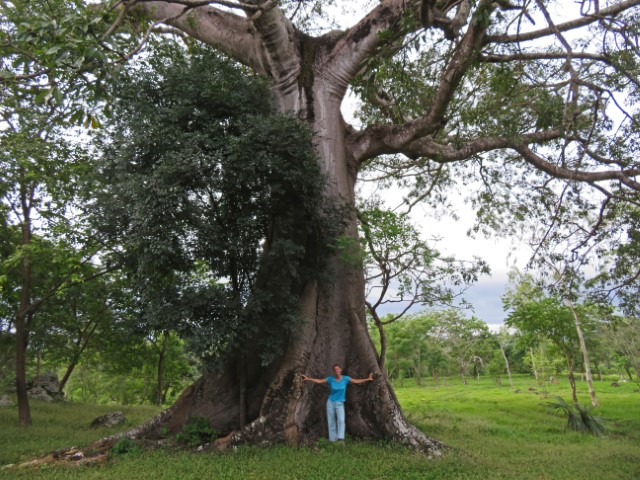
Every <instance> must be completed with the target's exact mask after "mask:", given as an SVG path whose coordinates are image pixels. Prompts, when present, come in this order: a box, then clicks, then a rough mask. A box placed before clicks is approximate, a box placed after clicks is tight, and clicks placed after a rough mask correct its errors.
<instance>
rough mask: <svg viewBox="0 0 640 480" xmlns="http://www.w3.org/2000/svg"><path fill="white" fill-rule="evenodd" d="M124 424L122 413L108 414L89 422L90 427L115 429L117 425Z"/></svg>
mask: <svg viewBox="0 0 640 480" xmlns="http://www.w3.org/2000/svg"><path fill="white" fill-rule="evenodd" d="M124 422H125V418H124V413H122V412H109V413H107V414H105V415H100V416H99V417H97V418H96V419H94V420H93V422H91V427H92V428H95V427H115V426H117V425H122V424H123V423H124Z"/></svg>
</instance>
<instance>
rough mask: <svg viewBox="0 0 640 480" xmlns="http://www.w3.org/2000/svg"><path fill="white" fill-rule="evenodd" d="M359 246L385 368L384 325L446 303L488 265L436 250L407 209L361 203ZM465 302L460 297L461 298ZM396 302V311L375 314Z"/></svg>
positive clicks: (368, 307)
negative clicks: (417, 309)
mask: <svg viewBox="0 0 640 480" xmlns="http://www.w3.org/2000/svg"><path fill="white" fill-rule="evenodd" d="M358 220H359V222H360V231H361V234H362V236H361V251H362V252H364V266H365V282H366V300H365V303H366V306H367V313H368V314H369V315H370V316H371V318H372V319H373V321H374V323H375V325H376V327H377V328H378V331H379V338H380V352H379V355H378V365H379V367H380V370H382V371H384V365H385V360H386V355H387V343H388V342H387V338H386V334H385V329H384V328H385V325H389V324H390V323H393V322H395V321H397V320H399V319H401V318H402V317H403V316H404V315H405V314H406V313H407V312H408V311H409V310H410V309H411V308H413V307H414V306H416V305H421V306H451V305H452V304H453V302H454V300H455V299H456V298H457V297H459V296H460V295H461V294H462V292H463V291H464V290H465V289H466V288H467V286H468V285H470V284H471V283H473V282H475V281H477V279H478V276H479V275H481V274H487V273H489V269H488V266H487V264H486V263H485V262H483V261H482V260H481V259H479V258H478V257H475V258H474V260H472V261H461V260H456V259H455V258H453V257H445V256H443V255H441V254H440V252H438V251H437V250H436V249H435V248H434V247H432V246H430V245H429V243H428V242H426V241H424V240H422V239H421V238H420V235H419V233H418V231H417V230H416V228H415V227H414V226H412V225H411V223H410V220H409V217H408V215H407V214H396V213H395V212H392V211H389V210H384V209H381V208H380V207H378V206H375V205H371V206H370V207H368V208H367V207H365V206H363V207H361V208H360V209H359V212H358ZM461 303H462V304H463V305H464V304H465V302H464V300H461ZM392 306H395V308H396V309H397V313H395V314H393V315H386V316H385V318H384V319H381V318H380V314H379V312H380V311H381V310H383V309H385V308H389V307H392Z"/></svg>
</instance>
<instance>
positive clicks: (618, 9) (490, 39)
mask: <svg viewBox="0 0 640 480" xmlns="http://www.w3.org/2000/svg"><path fill="white" fill-rule="evenodd" d="M637 5H640V0H626V1H624V2H620V3H618V4H616V5H612V6H610V7H608V8H601V9H599V10H598V12H597V13H595V14H589V15H585V16H583V17H581V18H577V19H575V20H570V21H568V22H564V23H560V24H558V25H556V26H555V27H547V28H541V29H539V30H534V31H531V32H527V33H519V32H518V33H517V34H515V35H488V36H487V37H485V39H484V44H485V45H486V44H489V43H503V44H504V43H520V42H526V41H529V40H536V39H538V38H543V37H547V36H549V35H554V34H555V33H556V29H557V31H560V32H566V31H569V30H574V29H576V28H580V27H584V26H587V25H590V24H592V23H595V22H598V21H600V20H603V19H604V18H606V17H612V16H615V15H618V14H619V13H622V12H624V11H625V10H628V9H630V8H631V7H635V6H637Z"/></svg>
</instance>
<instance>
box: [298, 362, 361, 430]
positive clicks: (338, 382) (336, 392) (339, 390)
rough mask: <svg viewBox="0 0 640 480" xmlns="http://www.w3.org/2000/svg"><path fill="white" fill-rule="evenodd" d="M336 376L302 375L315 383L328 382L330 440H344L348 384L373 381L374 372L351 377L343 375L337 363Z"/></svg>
mask: <svg viewBox="0 0 640 480" xmlns="http://www.w3.org/2000/svg"><path fill="white" fill-rule="evenodd" d="M333 371H334V373H335V375H334V376H330V377H327V378H309V377H307V376H306V375H302V379H303V380H309V381H310V382H313V383H328V384H329V388H330V389H331V392H330V393H329V398H328V399H327V424H328V427H329V441H330V442H335V441H336V440H338V441H344V432H345V421H344V402H345V400H346V396H347V385H348V384H349V383H355V384H358V383H365V382H371V381H373V374H372V373H370V374H369V376H368V377H367V378H361V379H358V378H351V377H349V376H347V375H344V376H343V375H342V367H340V365H338V364H335V365H334V366H333Z"/></svg>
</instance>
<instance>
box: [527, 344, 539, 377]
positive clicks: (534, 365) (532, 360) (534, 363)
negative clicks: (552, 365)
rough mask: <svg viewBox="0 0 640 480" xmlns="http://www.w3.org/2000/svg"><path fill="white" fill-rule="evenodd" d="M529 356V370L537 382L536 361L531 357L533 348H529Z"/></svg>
mask: <svg viewBox="0 0 640 480" xmlns="http://www.w3.org/2000/svg"><path fill="white" fill-rule="evenodd" d="M529 354H530V355H531V368H532V369H533V376H534V377H535V379H536V382H537V381H539V380H538V370H537V369H536V360H535V357H534V356H533V348H529Z"/></svg>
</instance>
